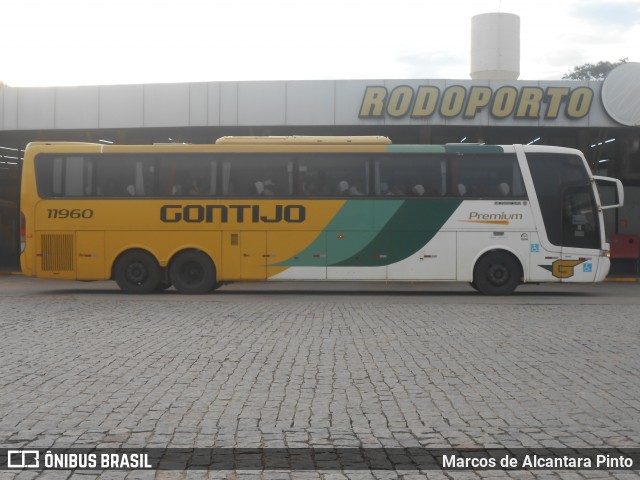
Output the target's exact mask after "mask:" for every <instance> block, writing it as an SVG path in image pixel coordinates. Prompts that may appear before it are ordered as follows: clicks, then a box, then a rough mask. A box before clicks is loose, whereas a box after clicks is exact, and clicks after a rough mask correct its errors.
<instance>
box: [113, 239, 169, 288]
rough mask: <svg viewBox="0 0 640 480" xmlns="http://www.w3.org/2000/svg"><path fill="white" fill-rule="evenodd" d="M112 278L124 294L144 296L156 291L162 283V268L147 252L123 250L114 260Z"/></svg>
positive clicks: (136, 249) (138, 249)
mask: <svg viewBox="0 0 640 480" xmlns="http://www.w3.org/2000/svg"><path fill="white" fill-rule="evenodd" d="M112 278H113V279H114V280H115V281H116V283H117V284H118V286H119V287H120V289H121V290H122V291H123V292H125V293H137V294H146V293H151V292H154V291H156V289H157V288H158V285H159V284H160V282H161V281H162V268H161V267H160V264H159V263H158V260H157V259H156V257H154V256H153V255H152V254H151V253H149V252H148V251H147V250H144V249H141V248H134V249H130V250H125V251H124V252H122V253H121V254H120V255H118V257H117V258H116V260H115V262H114V263H113V268H112Z"/></svg>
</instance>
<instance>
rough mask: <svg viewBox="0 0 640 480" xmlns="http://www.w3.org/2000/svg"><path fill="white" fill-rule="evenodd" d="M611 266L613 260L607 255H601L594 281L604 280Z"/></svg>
mask: <svg viewBox="0 0 640 480" xmlns="http://www.w3.org/2000/svg"><path fill="white" fill-rule="evenodd" d="M609 268H611V260H609V257H608V256H606V255H603V256H601V257H600V260H599V261H598V270H597V271H596V278H595V279H594V282H604V279H605V278H607V275H609Z"/></svg>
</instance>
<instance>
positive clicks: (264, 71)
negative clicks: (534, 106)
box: [0, 0, 640, 87]
mask: <svg viewBox="0 0 640 480" xmlns="http://www.w3.org/2000/svg"><path fill="white" fill-rule="evenodd" d="M0 11H1V12H2V18H3V22H2V28H1V29H0V36H1V38H2V46H1V47H0V81H3V82H5V83H6V84H8V85H9V86H12V87H28V86H66V85H108V84H132V83H172V82H201V81H247V80H343V79H369V80H370V79H437V78H447V79H469V78H470V76H469V71H470V50H471V46H470V42H471V17H472V16H474V15H476V14H480V13H489V12H503V13H514V14H516V15H519V16H520V77H519V78H520V79H521V80H552V79H560V78H562V75H563V74H565V73H568V72H570V71H571V70H572V69H573V67H574V66H576V65H582V64H584V63H587V62H589V63H596V62H598V61H601V60H607V61H611V62H614V61H617V60H619V59H620V58H625V57H626V58H628V60H629V61H635V62H638V61H640V0H555V1H548V0H535V1H533V0H438V1H432V0H421V1H416V0H363V1H360V0H307V1H304V0H298V1H292V0H270V1H267V0H171V1H167V0H107V1H104V0H2V2H1V3H0Z"/></svg>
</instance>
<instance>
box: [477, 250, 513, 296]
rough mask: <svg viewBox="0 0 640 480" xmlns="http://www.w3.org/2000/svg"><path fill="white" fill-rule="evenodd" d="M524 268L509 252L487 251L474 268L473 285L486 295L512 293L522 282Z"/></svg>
mask: <svg viewBox="0 0 640 480" xmlns="http://www.w3.org/2000/svg"><path fill="white" fill-rule="evenodd" d="M521 276H522V270H521V268H520V263H519V262H518V260H517V259H516V258H515V257H514V256H513V255H511V254H509V253H503V252H492V253H487V254H486V255H484V256H483V257H481V258H480V260H478V262H477V263H476V266H475V268H474V269H473V284H475V285H473V284H472V286H474V288H475V289H476V290H478V291H479V292H481V293H484V294H485V295H511V294H512V293H513V291H514V290H515V289H516V287H517V286H518V285H519V284H520V278H521Z"/></svg>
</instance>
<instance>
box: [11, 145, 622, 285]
mask: <svg viewBox="0 0 640 480" xmlns="http://www.w3.org/2000/svg"><path fill="white" fill-rule="evenodd" d="M596 180H600V181H603V182H610V183H613V184H614V185H615V186H616V188H617V192H618V202H619V203H617V204H615V205H608V206H602V205H601V203H600V197H599V195H598V191H597V188H596V187H595V182H596ZM21 192H22V193H21V207H20V208H21V231H22V242H23V244H22V245H23V249H22V254H21V266H22V271H23V272H24V274H25V275H31V276H37V277H42V278H60V279H74V280H105V279H113V280H115V281H116V282H117V284H118V285H119V287H120V288H121V289H122V290H123V291H124V292H127V293H151V292H154V291H159V290H163V289H166V288H169V287H170V286H172V285H173V286H174V287H175V288H176V289H177V290H178V292H180V293H184V294H202V293H206V292H209V291H211V290H213V289H215V288H216V287H218V286H220V285H221V284H223V283H226V282H236V281H261V280H269V281H278V280H288V281H304V280H366V281H411V282H414V281H432V280H438V281H463V282H469V283H470V284H471V285H472V286H473V287H474V288H475V289H477V290H479V291H480V292H482V293H485V294H494V295H501V294H510V293H512V292H513V291H514V290H515V288H516V287H517V286H518V285H519V284H521V283H527V282H535V283H539V282H598V281H601V280H603V279H604V278H605V277H606V275H607V273H608V270H609V258H608V250H609V245H608V243H607V242H606V240H605V232H604V224H603V215H602V210H603V209H605V208H614V207H617V206H620V205H622V198H623V197H622V185H621V183H620V182H619V181H618V180H615V179H611V178H605V177H593V176H592V175H591V173H590V170H589V168H588V165H587V163H586V161H585V159H584V157H583V155H582V154H581V153H580V152H579V151H577V150H573V149H567V148H560V147H548V146H523V145H509V146H500V145H470V144H452V145H392V144H391V142H390V141H389V139H387V138H386V137H295V136H294V137H223V138H221V139H219V140H218V141H217V142H216V143H215V144H212V145H186V144H160V145H145V146H141V145H135V146H132V145H101V144H88V143H44V142H35V143H31V144H29V145H28V147H27V149H26V151H25V155H24V164H23V171H22V191H21Z"/></svg>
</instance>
